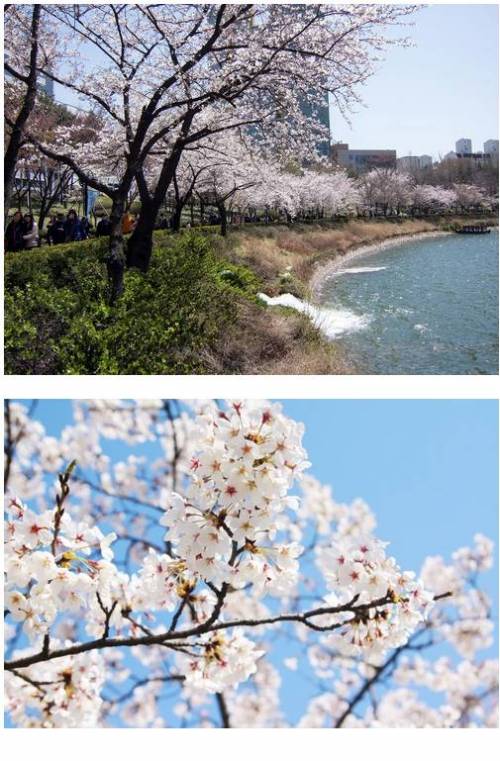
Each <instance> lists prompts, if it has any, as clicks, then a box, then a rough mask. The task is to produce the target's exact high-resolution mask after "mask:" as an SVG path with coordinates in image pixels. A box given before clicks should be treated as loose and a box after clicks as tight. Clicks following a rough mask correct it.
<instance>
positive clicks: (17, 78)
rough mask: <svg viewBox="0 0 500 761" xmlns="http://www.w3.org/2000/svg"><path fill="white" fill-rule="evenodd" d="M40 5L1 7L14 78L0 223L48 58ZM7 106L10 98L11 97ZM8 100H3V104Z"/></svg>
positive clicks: (7, 60) (7, 65)
mask: <svg viewBox="0 0 500 761" xmlns="http://www.w3.org/2000/svg"><path fill="white" fill-rule="evenodd" d="M41 15H42V6H41V5H39V4H36V5H31V6H19V5H15V4H14V3H6V4H5V5H4V31H5V35H4V39H5V61H4V67H5V71H6V73H7V74H9V75H10V77H12V78H13V79H14V82H13V84H12V89H13V90H15V102H16V105H15V109H14V113H13V114H12V118H11V119H10V120H9V122H8V126H9V128H10V130H9V132H8V133H7V135H6V137H7V140H6V146H5V153H4V220H6V219H7V215H8V213H9V208H10V199H11V197H12V192H13V189H14V178H15V174H16V165H17V159H18V156H19V151H20V149H21V145H22V142H23V137H24V130H25V127H26V124H27V122H28V120H29V117H30V115H31V113H32V111H33V109H34V107H35V102H36V94H37V74H38V67H39V66H40V65H46V63H47V59H48V58H49V54H48V51H46V50H44V47H43V41H42V39H41V37H42V29H41V26H42V21H41ZM10 100H11V103H12V102H13V101H14V98H11V99H10ZM8 102H9V99H7V103H8Z"/></svg>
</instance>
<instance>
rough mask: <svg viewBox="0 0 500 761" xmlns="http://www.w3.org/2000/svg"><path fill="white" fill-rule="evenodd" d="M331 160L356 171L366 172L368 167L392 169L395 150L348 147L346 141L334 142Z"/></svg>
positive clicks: (394, 161) (394, 160) (394, 165)
mask: <svg viewBox="0 0 500 761" xmlns="http://www.w3.org/2000/svg"><path fill="white" fill-rule="evenodd" d="M331 155H332V160H333V161H334V162H335V163H337V164H339V165H340V166H342V167H344V168H345V169H353V170H355V171H357V172H367V171H369V170H370V169H394V168H395V167H396V151H393V150H385V149H379V148H372V149H370V148H368V149H357V148H349V145H348V144H347V143H334V145H333V146H332V152H331Z"/></svg>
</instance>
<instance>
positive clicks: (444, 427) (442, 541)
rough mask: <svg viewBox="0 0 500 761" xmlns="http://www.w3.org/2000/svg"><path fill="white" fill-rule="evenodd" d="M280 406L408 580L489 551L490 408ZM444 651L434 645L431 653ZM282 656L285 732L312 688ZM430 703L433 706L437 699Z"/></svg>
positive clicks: (50, 405) (494, 431) (494, 527)
mask: <svg viewBox="0 0 500 761" xmlns="http://www.w3.org/2000/svg"><path fill="white" fill-rule="evenodd" d="M283 405H284V411H285V413H286V414H287V415H289V416H291V417H293V418H294V419H296V420H300V421H302V422H304V423H305V426H306V431H305V437H304V444H305V447H306V449H307V452H308V455H309V459H310V460H311V462H312V464H313V465H312V468H311V472H312V474H313V475H315V476H316V477H317V478H318V479H319V480H320V481H322V482H323V483H328V484H330V485H331V486H332V489H333V494H334V496H335V498H336V499H337V500H339V501H351V500H353V499H354V498H356V497H362V498H363V499H364V500H365V501H366V502H368V504H369V505H370V506H371V507H372V508H373V510H374V512H375V514H376V517H377V521H378V528H377V530H376V534H377V536H379V537H380V538H381V539H383V540H386V541H390V553H391V554H394V556H395V557H396V559H397V560H398V562H399V563H400V565H401V566H402V567H403V568H406V569H408V570H415V571H417V572H418V570H419V569H420V566H421V564H422V562H423V560H424V558H425V557H426V556H427V555H429V554H430V555H437V554H441V555H443V556H444V558H445V560H448V559H449V558H450V555H451V553H452V552H453V551H454V550H455V549H457V548H458V547H461V546H464V545H467V544H470V543H471V542H472V539H473V536H474V534H475V533H476V532H482V533H484V534H486V535H488V536H490V537H491V538H492V539H493V540H494V541H495V543H496V542H497V540H498V402H497V401H496V400H495V401H488V400H480V401H472V400H453V401H449V400H444V401H443V400H439V401H438V400H286V401H284V402H283ZM35 418H36V419H38V420H40V422H42V423H43V425H44V426H45V428H46V431H47V433H48V434H50V435H54V436H58V435H59V434H60V431H61V429H62V428H63V427H64V426H65V425H68V424H70V423H71V402H70V401H67V400H62V401H60V400H41V401H40V402H39V403H38V406H37V408H36V412H35ZM103 445H104V450H105V452H106V453H107V454H109V455H110V456H111V458H112V459H113V460H116V459H121V458H124V457H126V456H127V455H128V454H129V453H130V452H131V451H134V450H131V449H130V448H128V447H127V446H126V445H124V444H123V443H119V442H114V441H106V442H103ZM134 449H135V451H136V453H138V454H139V453H140V454H145V455H146V456H149V458H152V457H156V456H157V455H158V451H157V450H156V448H154V446H153V445H151V444H145V445H143V446H141V447H139V448H134ZM51 482H52V479H51ZM496 557H497V558H498V554H497V555H496ZM309 572H310V571H309V570H308V573H309ZM311 572H312V573H314V570H312V571H311ZM497 579H498V560H497V561H496V563H495V568H494V569H492V570H491V571H490V572H489V573H487V574H485V575H484V577H483V584H482V587H483V588H484V589H485V590H486V591H487V592H488V594H489V595H490V597H491V598H492V599H493V601H494V616H495V618H496V617H497V610H498V600H497V597H498V581H497ZM447 652H448V651H447V650H446V649H445V648H444V647H443V646H442V647H441V648H440V649H439V651H438V652H437V653H436V654H439V655H442V654H445V653H447ZM497 652H498V640H497V638H495V645H494V647H492V648H490V650H489V652H487V653H484V652H482V653H481V654H480V655H481V656H486V657H495V655H496V653H497ZM289 656H298V657H299V658H300V657H301V650H300V646H297V643H294V642H293V641H291V640H289V639H287V638H284V639H280V641H279V643H278V642H276V645H275V648H274V650H273V653H272V656H271V660H272V662H273V663H274V664H275V665H276V666H277V667H278V668H279V669H280V671H281V673H282V677H283V685H282V689H281V698H282V704H283V707H284V709H285V712H286V715H287V717H288V719H289V720H290V721H291V722H292V724H293V723H295V722H296V721H297V720H298V718H299V717H300V716H301V715H302V713H303V711H304V706H305V704H306V703H307V701H308V699H310V698H311V697H312V696H313V695H314V694H316V692H315V690H316V688H315V685H314V684H313V683H312V682H311V681H310V680H309V679H308V677H307V675H306V676H305V677H304V676H303V675H301V674H300V673H299V672H291V671H288V670H287V669H283V659H284V658H285V657H289ZM127 657H128V655H127ZM433 701H434V702H435V703H436V704H438V703H439V702H440V697H439V696H436V697H435V698H433Z"/></svg>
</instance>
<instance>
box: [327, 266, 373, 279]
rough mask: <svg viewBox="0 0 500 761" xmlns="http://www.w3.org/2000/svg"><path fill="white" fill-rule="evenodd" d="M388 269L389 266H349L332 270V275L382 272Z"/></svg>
mask: <svg viewBox="0 0 500 761" xmlns="http://www.w3.org/2000/svg"><path fill="white" fill-rule="evenodd" d="M386 269H387V267H348V268H347V269H345V270H337V271H336V272H332V277H338V276H339V275H363V274H364V273H365V272H380V271H381V270H386Z"/></svg>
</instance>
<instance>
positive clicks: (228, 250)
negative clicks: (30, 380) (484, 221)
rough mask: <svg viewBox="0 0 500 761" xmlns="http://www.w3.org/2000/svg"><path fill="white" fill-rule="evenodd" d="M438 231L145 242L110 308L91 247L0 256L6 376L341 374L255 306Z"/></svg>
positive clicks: (246, 233) (405, 226)
mask: <svg viewBox="0 0 500 761" xmlns="http://www.w3.org/2000/svg"><path fill="white" fill-rule="evenodd" d="M445 224H447V225H449V224H450V220H447V221H446V222H442V221H440V220H438V221H436V222H434V221H433V222H427V221H404V222H400V223H393V222H378V221H377V222H361V221H349V222H345V223H342V224H336V225H332V224H330V225H328V224H324V225H319V224H318V225H307V226H291V227H287V226H276V227H274V226H269V227H245V228H244V229H242V230H236V231H232V232H231V233H230V234H229V236H228V237H227V238H221V237H220V236H219V235H217V234H216V233H214V232H213V231H212V230H208V229H207V230H204V231H202V232H186V233H182V234H180V235H174V236H173V235H169V234H168V233H165V232H159V233H157V234H156V235H155V248H154V254H153V258H152V264H151V268H150V271H149V272H148V274H147V275H142V274H139V273H137V272H133V271H132V272H127V273H126V276H125V291H124V294H123V296H122V297H121V298H120V300H119V302H118V304H117V305H116V306H115V307H114V308H112V309H111V308H110V307H109V306H108V286H107V280H106V268H105V264H104V259H105V255H106V242H105V241H103V240H102V239H100V240H91V241H85V242H83V243H77V244H68V245H63V246H54V247H51V248H48V247H47V248H42V249H39V250H37V251H26V252H21V253H14V254H8V255H7V256H6V257H5V369H6V372H7V373H8V374H85V375H87V374H139V375H140V374H200V373H208V374H213V373H217V374H219V373H220V374H222V373H224V374H236V373H238V374H253V373H266V374H281V373H283V374H295V373H297V374H325V373H346V372H353V371H355V370H356V368H353V367H352V366H351V365H350V364H349V362H348V360H347V359H346V358H345V357H344V356H343V355H342V351H341V349H340V348H339V346H338V344H335V343H329V342H327V341H326V340H325V339H324V338H323V337H322V336H321V335H320V333H319V331H318V330H317V329H315V328H314V327H313V326H312V325H311V323H310V322H309V320H308V319H307V318H306V317H305V316H303V315H299V314H297V313H295V312H292V311H291V310H288V309H281V308H267V307H265V305H263V304H262V303H261V302H260V301H259V299H258V298H257V293H258V292H259V291H265V292H266V293H267V294H269V295H278V294H279V293H293V294H294V295H296V296H299V297H302V298H304V297H307V296H308V295H309V281H310V278H311V275H312V273H313V271H314V269H315V268H316V267H317V266H319V265H321V264H323V263H325V262H326V261H329V260H331V259H332V257H335V256H339V255H342V254H343V253H345V252H347V251H349V250H350V249H352V248H353V247H357V246H361V245H364V244H366V243H374V242H377V241H380V240H384V239H387V238H389V237H393V236H399V235H408V234H413V233H419V232H426V231H431V230H436V229H440V228H441V227H443V226H444V225H445Z"/></svg>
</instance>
